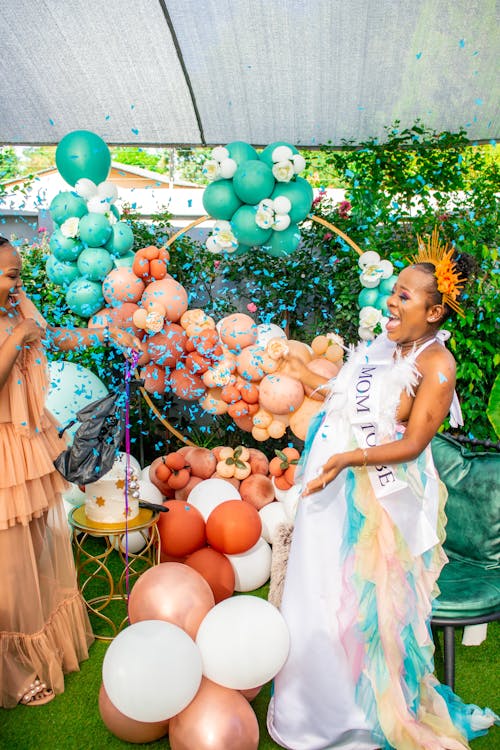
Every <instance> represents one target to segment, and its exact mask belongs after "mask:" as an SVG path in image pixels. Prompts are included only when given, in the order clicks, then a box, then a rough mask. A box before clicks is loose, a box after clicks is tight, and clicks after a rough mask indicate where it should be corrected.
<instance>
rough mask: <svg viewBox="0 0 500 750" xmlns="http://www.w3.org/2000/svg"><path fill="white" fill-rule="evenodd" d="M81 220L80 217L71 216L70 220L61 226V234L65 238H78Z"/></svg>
mask: <svg viewBox="0 0 500 750" xmlns="http://www.w3.org/2000/svg"><path fill="white" fill-rule="evenodd" d="M79 224H80V219H79V218H78V216H70V218H69V219H66V221H65V222H64V223H63V224H61V234H63V235H64V236H65V237H78V227H79Z"/></svg>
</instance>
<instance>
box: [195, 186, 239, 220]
mask: <svg viewBox="0 0 500 750" xmlns="http://www.w3.org/2000/svg"><path fill="white" fill-rule="evenodd" d="M202 200H203V208H204V209H205V211H206V212H207V214H209V215H210V216H212V217H213V218H214V219H224V220H226V221H229V219H230V218H231V217H232V215H233V214H234V212H235V211H236V209H237V208H238V207H239V206H241V201H240V199H239V198H238V196H237V195H236V193H235V192H234V187H233V183H232V180H216V182H212V183H210V185H207V187H206V188H205V190H204V191H203V198H202Z"/></svg>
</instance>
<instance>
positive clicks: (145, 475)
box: [139, 464, 151, 482]
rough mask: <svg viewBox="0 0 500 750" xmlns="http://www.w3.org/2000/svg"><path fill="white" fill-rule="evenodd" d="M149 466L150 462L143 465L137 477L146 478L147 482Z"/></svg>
mask: <svg viewBox="0 0 500 750" xmlns="http://www.w3.org/2000/svg"><path fill="white" fill-rule="evenodd" d="M150 466H151V464H148V465H147V466H145V467H144V469H142V471H141V475H140V477H139V479H146V480H147V481H148V482H149V481H150V480H149V467H150Z"/></svg>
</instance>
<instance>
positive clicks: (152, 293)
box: [142, 278, 188, 323]
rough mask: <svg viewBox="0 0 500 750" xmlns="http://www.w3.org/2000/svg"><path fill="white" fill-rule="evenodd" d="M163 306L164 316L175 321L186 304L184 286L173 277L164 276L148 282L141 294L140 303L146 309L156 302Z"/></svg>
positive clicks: (186, 297)
mask: <svg viewBox="0 0 500 750" xmlns="http://www.w3.org/2000/svg"><path fill="white" fill-rule="evenodd" d="M158 303H159V304H160V305H163V307H164V308H165V317H166V318H167V320H170V321H171V322H172V323H176V322H177V321H178V320H179V318H180V317H181V316H182V314H183V313H185V312H186V310H187V306H188V296H187V292H186V290H185V289H184V287H183V286H182V285H181V284H179V283H178V282H177V281H175V279H172V278H165V279H161V281H153V283H152V284H148V286H147V287H146V289H145V291H144V294H143V295H142V305H143V307H145V308H146V310H149V309H151V308H152V307H153V308H154V306H155V305H157V304H158Z"/></svg>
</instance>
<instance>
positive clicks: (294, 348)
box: [286, 339, 314, 364]
mask: <svg viewBox="0 0 500 750" xmlns="http://www.w3.org/2000/svg"><path fill="white" fill-rule="evenodd" d="M286 345H287V347H288V353H289V354H292V355H293V356H294V357H298V358H299V359H301V360H302V362H304V364H307V363H308V362H310V361H311V359H312V358H313V357H314V352H313V350H312V349H311V347H310V346H308V345H307V344H304V342H303V341H295V339H288V340H287V342H286Z"/></svg>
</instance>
